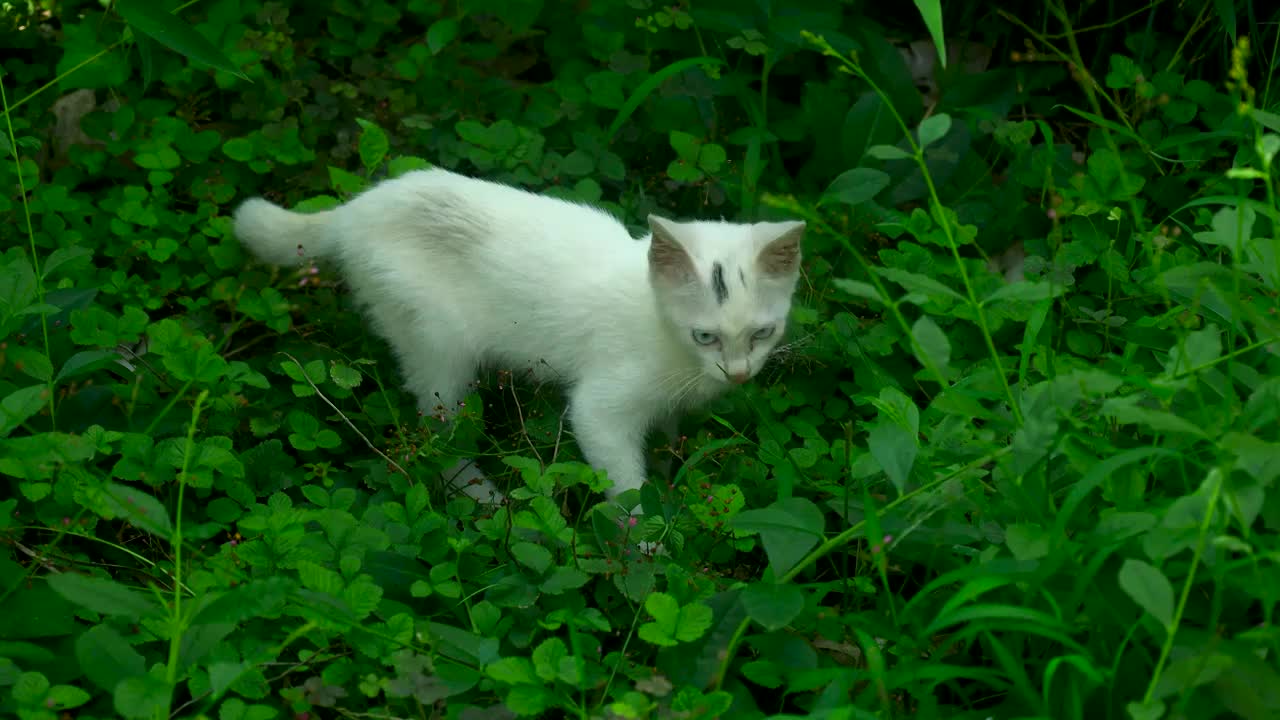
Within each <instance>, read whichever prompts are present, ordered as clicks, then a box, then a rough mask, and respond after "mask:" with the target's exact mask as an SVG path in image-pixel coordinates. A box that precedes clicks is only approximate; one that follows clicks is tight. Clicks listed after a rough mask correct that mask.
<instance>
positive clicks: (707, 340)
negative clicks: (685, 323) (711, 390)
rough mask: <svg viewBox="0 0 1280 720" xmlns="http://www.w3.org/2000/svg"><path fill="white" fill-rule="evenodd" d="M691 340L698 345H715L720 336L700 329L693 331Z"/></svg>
mask: <svg viewBox="0 0 1280 720" xmlns="http://www.w3.org/2000/svg"><path fill="white" fill-rule="evenodd" d="M693 341H694V342H696V343H698V344H699V345H715V344H716V343H718V342H720V336H719V335H717V334H715V333H709V332H703V331H702V330H694V331H693Z"/></svg>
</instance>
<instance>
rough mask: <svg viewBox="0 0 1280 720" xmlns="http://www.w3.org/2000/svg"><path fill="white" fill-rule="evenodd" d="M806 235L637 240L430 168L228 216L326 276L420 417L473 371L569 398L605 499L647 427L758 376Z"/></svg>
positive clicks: (517, 193)
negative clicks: (383, 351) (328, 265)
mask: <svg viewBox="0 0 1280 720" xmlns="http://www.w3.org/2000/svg"><path fill="white" fill-rule="evenodd" d="M804 227H805V226H804V223H802V222H777V223H771V222H762V223H755V224H751V225H744V224H734V223H727V222H687V223H678V222H673V221H670V220H664V219H662V218H659V217H657V216H653V215H651V216H649V228H650V230H651V234H650V235H649V236H646V237H644V238H642V239H639V240H636V239H634V238H632V237H631V235H630V234H629V233H628V232H627V230H626V228H625V227H624V226H623V225H622V223H620V222H618V221H617V220H616V219H614V218H613V217H612V216H610V215H609V214H607V213H605V212H604V211H603V210H600V209H597V208H593V207H589V206H586V205H580V204H575V203H571V202H566V201H563V200H559V199H555V198H550V197H543V196H540V195H535V194H533V193H530V192H526V191H524V190H520V189H517V188H514V187H510V186H507V185H502V184H498V183H494V182H487V181H483V180H477V179H473V178H469V177H465V176H462V175H458V174H455V173H451V172H448V171H445V170H438V169H434V170H422V171H417V172H411V173H408V174H405V175H403V176H401V177H399V178H396V179H392V180H386V181H383V182H381V183H379V184H378V185H376V186H375V187H373V188H372V189H370V190H368V191H366V192H364V193H362V194H360V195H358V196H356V197H354V198H352V199H351V200H350V201H349V202H347V203H346V204H344V205H342V206H340V207H337V208H334V209H332V210H327V211H324V212H317V213H311V214H300V213H295V212H290V211H288V210H284V209H283V208H280V207H278V206H276V205H274V204H272V203H270V202H268V201H266V200H263V199H261V198H255V199H252V200H249V201H247V202H245V203H244V204H243V205H242V206H241V207H240V208H239V209H238V210H237V211H236V214H235V232H236V235H237V236H239V238H240V239H241V241H242V242H243V243H244V244H245V245H247V246H248V247H249V248H250V249H251V250H252V251H253V252H254V253H255V254H256V255H257V256H258V257H259V258H261V259H262V260H265V261H267V262H270V263H274V264H277V265H285V264H290V263H297V262H300V261H302V259H303V258H315V259H320V260H330V261H333V262H334V263H336V264H337V266H338V267H339V269H340V270H341V272H342V275H343V277H344V278H345V280H346V282H347V283H348V285H349V286H350V287H351V289H352V291H353V293H354V295H355V298H356V300H357V301H358V302H359V303H360V304H362V305H363V306H365V308H366V309H367V312H368V314H369V316H370V318H371V319H372V321H373V326H374V328H375V330H376V331H377V332H378V333H379V334H380V335H382V336H383V337H384V338H386V339H387V341H388V342H390V344H391V347H392V349H393V350H394V351H395V354H396V355H397V357H398V358H399V361H400V364H401V370H402V374H403V376H404V378H405V381H406V384H407V386H408V388H409V389H410V390H412V391H413V392H414V393H415V394H416V395H417V398H418V405H419V409H421V410H422V411H423V412H424V413H429V414H437V415H439V414H442V413H443V414H445V415H446V416H447V415H449V414H451V413H452V412H454V411H455V410H456V408H457V406H458V404H459V402H460V401H461V400H462V399H463V398H464V397H465V395H466V393H467V389H468V385H469V384H470V383H471V382H472V381H473V380H474V378H475V377H476V374H477V372H478V370H479V369H480V368H481V367H488V368H495V369H509V370H512V371H513V373H514V375H515V376H516V377H521V376H524V375H525V374H526V373H531V374H532V376H533V378H535V379H537V380H545V381H553V382H557V383H561V384H563V385H564V386H566V388H567V391H568V396H569V421H570V425H571V428H572V430H573V432H574V435H575V437H576V438H577V442H578V446H579V447H580V448H581V450H582V453H583V455H584V456H585V458H586V459H587V461H588V462H590V463H591V464H592V465H593V466H594V467H596V468H603V469H604V470H606V471H607V473H608V477H609V478H610V479H611V480H612V481H613V487H612V488H611V489H610V490H609V491H607V493H606V495H607V497H609V498H610V499H614V498H616V497H617V496H618V495H619V494H621V493H622V492H624V491H627V490H632V489H637V488H639V487H640V486H641V484H642V483H643V482H644V480H645V466H644V450H643V449H644V440H645V433H646V432H648V431H649V430H651V429H653V428H655V427H661V428H662V429H664V430H667V431H668V435H671V434H674V433H673V431H674V429H675V421H676V417H677V413H678V412H679V411H681V410H683V409H686V408H689V407H692V406H695V405H697V404H700V403H704V402H706V401H707V400H709V399H711V398H712V397H714V396H715V395H717V394H718V393H721V392H723V391H724V390H726V389H727V388H729V387H730V386H731V385H732V384H734V383H743V382H746V381H747V380H748V379H750V378H751V377H752V376H753V375H754V374H755V373H756V372H758V371H759V370H760V368H761V367H762V366H763V365H764V364H765V360H766V358H767V356H768V355H769V352H770V351H771V350H772V349H773V347H774V345H775V344H776V343H777V342H778V340H779V339H780V338H781V337H782V335H783V330H784V329H785V326H786V322H787V314H788V311H789V310H790V307H791V297H792V294H793V292H794V291H795V286H796V282H797V280H798V278H799V268H800V241H801V238H802V236H803V234H804ZM456 469H458V468H455V470H456ZM462 475H464V477H465V479H466V480H467V481H469V482H471V483H473V486H472V487H471V488H470V490H468V494H471V495H472V496H473V497H475V496H478V495H483V494H486V493H489V492H491V491H492V486H490V485H488V484H487V483H486V482H483V481H482V477H481V476H480V474H479V473H478V471H476V470H475V469H474V468H470V469H469V470H468V469H465V468H464V469H463V472H462ZM477 490H478V492H477ZM633 512H634V511H633Z"/></svg>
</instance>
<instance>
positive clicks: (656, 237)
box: [649, 215, 698, 285]
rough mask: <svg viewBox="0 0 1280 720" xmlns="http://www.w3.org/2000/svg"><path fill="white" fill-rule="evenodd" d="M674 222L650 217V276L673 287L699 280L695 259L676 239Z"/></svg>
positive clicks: (654, 216)
mask: <svg viewBox="0 0 1280 720" xmlns="http://www.w3.org/2000/svg"><path fill="white" fill-rule="evenodd" d="M672 224H673V223H672V222H671V221H669V220H664V219H662V218H660V217H658V216H657V215H650V216H649V231H650V232H652V233H653V239H652V240H650V241H649V274H650V275H652V276H653V277H654V278H657V279H660V280H662V281H663V282H665V283H668V284H671V285H685V284H687V283H691V282H693V281H695V280H697V277H698V275H697V272H696V271H695V270H694V268H693V259H692V258H690V257H689V253H688V252H686V251H685V249H684V246H683V245H681V244H680V241H679V240H677V239H676V236H675V232H674V230H675V228H673V227H672Z"/></svg>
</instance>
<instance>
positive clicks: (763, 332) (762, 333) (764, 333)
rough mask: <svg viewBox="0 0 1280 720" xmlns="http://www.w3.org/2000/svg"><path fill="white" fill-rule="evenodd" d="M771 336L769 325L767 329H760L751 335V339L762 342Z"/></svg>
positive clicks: (771, 331) (771, 330) (771, 329)
mask: <svg viewBox="0 0 1280 720" xmlns="http://www.w3.org/2000/svg"><path fill="white" fill-rule="evenodd" d="M772 335H773V326H772V325H770V326H769V327H762V328H760V329H759V330H757V331H755V332H754V333H752V335H751V339H752V340H764V339H765V338H768V337H771V336H772Z"/></svg>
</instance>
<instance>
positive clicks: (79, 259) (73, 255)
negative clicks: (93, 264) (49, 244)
mask: <svg viewBox="0 0 1280 720" xmlns="http://www.w3.org/2000/svg"><path fill="white" fill-rule="evenodd" d="M92 257H93V251H92V250H90V249H89V248H86V247H81V246H79V245H72V246H70V247H60V248H58V249H57V250H54V251H53V252H51V253H49V257H47V258H45V261H44V264H43V265H41V267H40V274H41V275H42V276H43V277H44V278H46V279H47V278H49V277H51V276H52V275H53V271H54V270H57V269H58V268H60V267H62V266H63V265H65V264H67V263H72V265H73V266H75V267H81V266H83V265H85V264H87V261H88V259H89V258H92Z"/></svg>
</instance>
